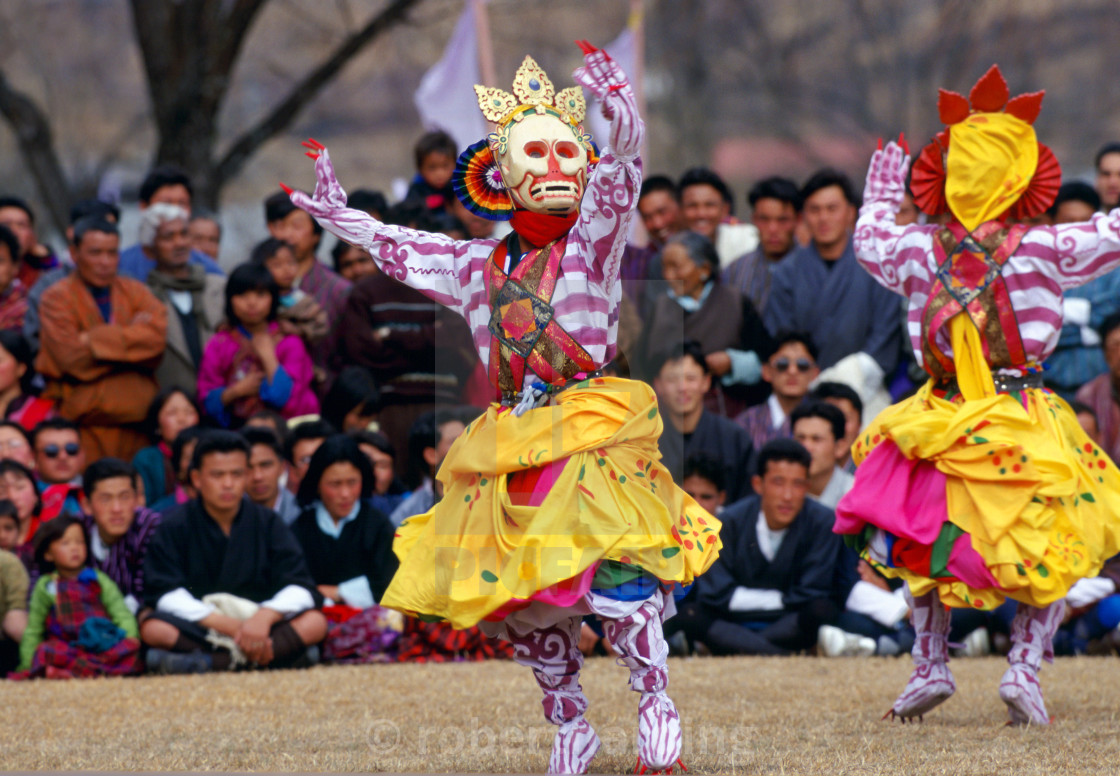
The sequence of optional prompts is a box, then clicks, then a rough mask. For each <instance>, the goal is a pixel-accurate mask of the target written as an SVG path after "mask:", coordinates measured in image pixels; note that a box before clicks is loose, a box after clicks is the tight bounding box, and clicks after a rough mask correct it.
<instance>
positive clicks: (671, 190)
mask: <svg viewBox="0 0 1120 776" xmlns="http://www.w3.org/2000/svg"><path fill="white" fill-rule="evenodd" d="M658 191H664V192H665V193H666V194H668V195H669V196H670V197H672V198H673V199H674V200H677V199H679V198H680V194H679V192H678V191H677V184H675V183H673V179H672V178H670V177H669V176H668V175H651V176H649V177H648V178H646V179H644V180H643V181H642V188H641V189H640V190H639V191H638V201H639V202H641V201H642V199H643V198H644V197H646V196H647V195H649V194H654V193H656V192H658Z"/></svg>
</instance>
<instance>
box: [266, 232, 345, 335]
mask: <svg viewBox="0 0 1120 776" xmlns="http://www.w3.org/2000/svg"><path fill="white" fill-rule="evenodd" d="M249 261H250V263H252V264H257V265H259V266H262V267H264V268H265V269H267V270H268V272H269V274H270V275H272V279H273V280H275V281H276V287H277V288H278V289H280V330H281V331H283V332H284V333H285V334H295V335H297V336H298V337H299V338H300V339H302V340H303V344H304V345H306V346H307V349H308V351H310V350H311V348H312V347H313V346H314V345H316V344H318V343H319V342H322V340H323V338H324V337H326V336H327V333H328V331H329V329H330V327H329V325H328V323H327V311H326V310H324V309H323V308H322V307H321V306H320V305H319V303H318V302H316V301H315V297H313V296H311V295H310V294H306V293H304V292H303V291H301V290H300V289H299V287H298V286H297V285H296V283H297V282H298V281H299V262H297V261H296V254H295V252H294V251H292V246H290V245H288V243H286V242H284V241H283V240H277V239H276V238H275V237H270V238H268V239H267V240H265V241H264V242H262V243H260V244H258V245H257V247H256V248H254V249H253V252H252V254H250V257H249Z"/></svg>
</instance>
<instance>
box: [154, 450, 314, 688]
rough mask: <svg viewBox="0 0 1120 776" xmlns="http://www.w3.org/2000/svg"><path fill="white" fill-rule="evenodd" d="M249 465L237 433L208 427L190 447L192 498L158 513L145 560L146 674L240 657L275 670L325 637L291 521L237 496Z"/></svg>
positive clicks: (300, 660) (224, 664)
mask: <svg viewBox="0 0 1120 776" xmlns="http://www.w3.org/2000/svg"><path fill="white" fill-rule="evenodd" d="M248 467H249V445H248V443H247V442H246V441H245V439H244V437H242V436H241V435H240V434H235V433H233V432H226V431H214V432H211V433H209V434H207V435H206V436H204V437H203V438H202V439H200V440H199V442H198V444H197V446H196V447H195V450H194V455H193V456H192V458H191V471H190V477H191V484H192V485H193V486H194V488H195V490H196V491H197V492H198V498H195V499H193V500H191V501H188V502H187V503H186V504H183V505H182V506H180V507H177V508H176V509H174V510H172V511H170V512H168V513H167V514H166V515H164V517H163V521H162V522H161V523H160V526H159V528H157V529H156V533H155V536H154V537H152V543H151V546H150V547H149V549H148V556H147V558H146V559H145V562H144V603H145V604H146V605H147V606H148V607H150V608H151V609H154V612H151V613H150V614H148V615H147V616H145V615H144V614H143V613H142V614H141V623H142V624H141V629H140V636H141V639H142V640H143V641H144V643H145V644H147V645H148V646H149V647H153V649H150V650H149V651H148V669H149V670H150V671H155V672H159V673H193V672H202V671H208V670H222V669H228V668H231V667H236V666H235V664H236V663H240V662H241V658H242V657H244V658H245V659H247V661H248V662H249V663H253V664H256V665H260V666H274V667H289V666H293V665H300V664H309V663H312V662H315V660H316V659H317V648H316V649H308V648H309V647H313V646H314V645H317V644H318V643H319V642H321V641H322V640H323V638H324V637H325V636H326V632H327V621H326V618H325V617H324V616H323V614H322V612H320V611H319V609H318V607H319V606H320V605H321V604H322V596H320V595H319V592H318V591H317V590H316V588H315V582H314V580H313V579H312V578H311V575H310V574H309V573H308V571H307V564H306V562H305V561H304V557H303V552H302V550H301V549H300V546H299V544H298V543H297V542H296V540H295V537H294V536H292V534H291V531H289V530H288V527H287V526H285V525H284V523H283V521H282V520H281V519H280V517H279V516H278V515H277V514H276V513H275V512H273V511H272V510H271V509H266V508H264V507H262V506H259V505H257V504H255V503H253V502H252V501H251V500H249V499H246V498H244V495H245V481H246V477H247V471H248ZM222 593H224V594H226V595H224V596H221V597H219V598H211V599H207V600H203V599H204V597H207V596H212V595H213V594H222ZM233 597H236V598H233ZM215 644H224V646H215ZM233 647H236V649H234V648H233Z"/></svg>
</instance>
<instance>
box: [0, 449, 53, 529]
mask: <svg viewBox="0 0 1120 776" xmlns="http://www.w3.org/2000/svg"><path fill="white" fill-rule="evenodd" d="M8 474H18V475H19V476H21V477H23V478H25V479H26V480H27V481H28V482H29V483H31V489H32V490H33V491H35V511H34V512H33V513H32V514H36V515H37V514H39V513H40V512H42V511H43V495H42V494H41V493H40V492H39V488H38V487H36V485H35V475H34V474H33V473H32V471H31V470H30V469H28V468H27V467H26V466H24V465H23V464H22V463H20V462H19V461H14V460H12V459H11V458H2V459H0V479H3V478H4V476H5V475H8Z"/></svg>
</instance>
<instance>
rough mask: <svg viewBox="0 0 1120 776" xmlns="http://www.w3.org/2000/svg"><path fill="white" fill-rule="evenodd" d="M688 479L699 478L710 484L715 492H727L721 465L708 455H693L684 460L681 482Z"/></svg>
mask: <svg viewBox="0 0 1120 776" xmlns="http://www.w3.org/2000/svg"><path fill="white" fill-rule="evenodd" d="M689 477H700V478H702V479H705V480H707V481H708V482H710V483H712V485H714V486H715V489H716V490H727V483H726V481H725V477H724V476H723V465H722V464H721V463H720V462H719V461H717V460H716V459H715V458H713V457H712V456H711V455H709V454H708V453H694V454H693V455H690V456H688V458H687V459H685V462H684V475H683V476H682V477H681V482H684V481H685V480H687V479H688V478H689Z"/></svg>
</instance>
